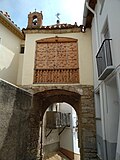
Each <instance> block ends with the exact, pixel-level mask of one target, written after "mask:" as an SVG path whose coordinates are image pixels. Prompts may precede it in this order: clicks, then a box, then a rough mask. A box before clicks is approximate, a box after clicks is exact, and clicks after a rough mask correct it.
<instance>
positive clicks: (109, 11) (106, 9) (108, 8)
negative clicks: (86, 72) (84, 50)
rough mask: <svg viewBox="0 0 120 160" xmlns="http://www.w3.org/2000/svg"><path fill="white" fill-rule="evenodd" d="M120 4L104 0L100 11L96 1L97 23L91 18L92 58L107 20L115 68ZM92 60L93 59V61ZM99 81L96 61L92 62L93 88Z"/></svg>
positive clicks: (119, 38)
mask: <svg viewBox="0 0 120 160" xmlns="http://www.w3.org/2000/svg"><path fill="white" fill-rule="evenodd" d="M119 6H120V1H118V0H114V1H109V0H105V2H104V5H103V9H102V12H101V13H100V10H101V5H100V3H99V0H98V2H97V5H96V8H95V12H96V15H97V24H96V22H95V19H94V18H93V21H92V28H91V29H92V46H93V56H94V57H93V59H94V60H95V61H96V59H95V55H96V54H97V51H98V49H99V48H100V46H101V43H102V41H103V39H102V31H103V28H104V26H105V23H106V21H107V22H108V28H109V32H110V38H111V39H112V41H111V49H112V58H113V66H115V68H117V66H119V65H120V60H119V59H120V54H119V42H120V32H119V26H120V19H119V18H117V17H118V15H119V14H120V10H119ZM96 25H97V27H98V35H97V37H98V39H97V40H96V38H95V37H96V35H95V34H96V33H95V32H96ZM96 41H98V44H99V46H98V48H97V43H96ZM94 60H93V61H94ZM99 83H100V81H98V77H97V72H96V62H94V85H95V88H96V87H97V85H98V84H99Z"/></svg>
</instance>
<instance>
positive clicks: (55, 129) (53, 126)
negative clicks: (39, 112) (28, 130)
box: [38, 102, 80, 159]
mask: <svg viewBox="0 0 120 160" xmlns="http://www.w3.org/2000/svg"><path fill="white" fill-rule="evenodd" d="M39 133H40V134H39V142H40V143H39V146H40V147H39V149H42V150H39V151H38V153H39V155H40V154H41V152H42V156H43V157H44V159H49V158H51V157H53V158H55V157H56V158H57V159H61V157H62V158H65V157H67V158H69V159H80V148H79V146H78V116H77V113H76V111H75V110H74V108H73V107H72V106H71V105H69V104H68V103H65V102H62V103H54V104H51V105H50V106H49V107H48V108H47V110H46V112H45V114H44V116H43V125H42V134H41V130H40V132H39ZM41 137H42V140H41ZM41 141H42V144H41Z"/></svg>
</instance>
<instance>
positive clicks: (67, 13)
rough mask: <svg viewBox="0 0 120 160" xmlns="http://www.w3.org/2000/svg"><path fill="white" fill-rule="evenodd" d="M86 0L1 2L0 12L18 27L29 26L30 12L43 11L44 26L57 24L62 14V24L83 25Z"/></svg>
mask: <svg viewBox="0 0 120 160" xmlns="http://www.w3.org/2000/svg"><path fill="white" fill-rule="evenodd" d="M83 8H84V0H0V10H1V11H6V12H8V13H9V14H10V17H11V19H12V20H13V21H14V22H15V23H16V24H17V25H18V27H20V28H21V29H22V28H25V27H26V26H27V16H28V14H29V12H34V11H35V9H36V11H38V12H39V11H42V12H43V25H52V24H55V23H56V20H57V17H56V14H57V13H60V16H59V17H60V22H61V23H71V24H74V23H75V22H77V23H78V25H80V24H82V15H83Z"/></svg>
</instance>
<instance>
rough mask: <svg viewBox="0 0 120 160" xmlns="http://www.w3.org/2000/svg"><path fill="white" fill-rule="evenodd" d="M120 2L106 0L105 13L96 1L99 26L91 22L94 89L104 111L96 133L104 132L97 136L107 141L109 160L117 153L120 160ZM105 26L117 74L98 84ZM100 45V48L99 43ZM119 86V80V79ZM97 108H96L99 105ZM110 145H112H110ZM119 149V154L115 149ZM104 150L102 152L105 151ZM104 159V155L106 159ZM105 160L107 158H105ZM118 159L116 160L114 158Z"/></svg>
mask: <svg viewBox="0 0 120 160" xmlns="http://www.w3.org/2000/svg"><path fill="white" fill-rule="evenodd" d="M119 6H120V1H118V0H114V1H112V0H111V1H110V0H105V2H104V5H103V8H102V12H100V10H101V5H100V0H98V1H97V4H96V7H95V12H96V15H97V23H96V22H95V18H93V21H92V27H91V30H92V48H93V66H94V88H95V91H97V89H100V103H101V104H100V107H101V125H99V124H98V122H97V130H98V131H100V130H102V134H100V133H99V132H98V133H97V135H98V136H100V137H102V139H103V140H106V143H107V145H106V148H107V155H108V159H109V158H110V157H109V156H111V154H112V155H113V154H115V153H116V160H118V159H120V145H119V135H120V133H119V131H120V130H119V126H120V121H119V120H120V114H119V111H120V103H119V102H120V101H119V99H120V92H118V91H119V90H120V85H119V83H117V82H116V75H117V74H118V70H119V66H120V53H119V50H120V49H119V46H120V32H119V26H120V19H119V18H118V17H119V15H120V9H119ZM106 22H107V23H108V28H109V33H110V38H111V39H112V41H111V50H112V60H113V66H114V67H115V70H114V73H112V74H111V75H110V76H109V77H108V78H107V79H106V80H104V81H98V76H97V66H96V57H95V56H96V54H97V51H98V49H99V48H100V46H101V43H102V40H103V38H102V32H103V29H104V27H105V24H106ZM96 27H98V34H97V37H98V38H97V39H96ZM96 41H98V44H99V45H98V48H97V42H96ZM118 79H119V82H120V77H118ZM96 107H97V104H96ZM108 144H109V145H108ZM115 145H116V146H117V151H116V147H115ZM102 149H103V148H102ZM104 156H105V155H104ZM104 159H105V157H104ZM114 159H115V157H114Z"/></svg>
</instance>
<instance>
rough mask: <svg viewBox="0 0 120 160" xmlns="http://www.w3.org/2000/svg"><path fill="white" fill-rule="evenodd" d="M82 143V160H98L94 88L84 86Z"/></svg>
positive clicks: (81, 114) (81, 125)
mask: <svg viewBox="0 0 120 160" xmlns="http://www.w3.org/2000/svg"><path fill="white" fill-rule="evenodd" d="M82 89H83V95H82V96H81V109H80V117H81V118H80V120H81V122H80V124H79V125H80V130H81V131H80V133H81V134H80V139H81V140H80V141H81V157H82V160H96V159H97V156H96V127H95V108H94V95H93V94H94V93H93V86H87V85H86V86H82Z"/></svg>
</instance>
